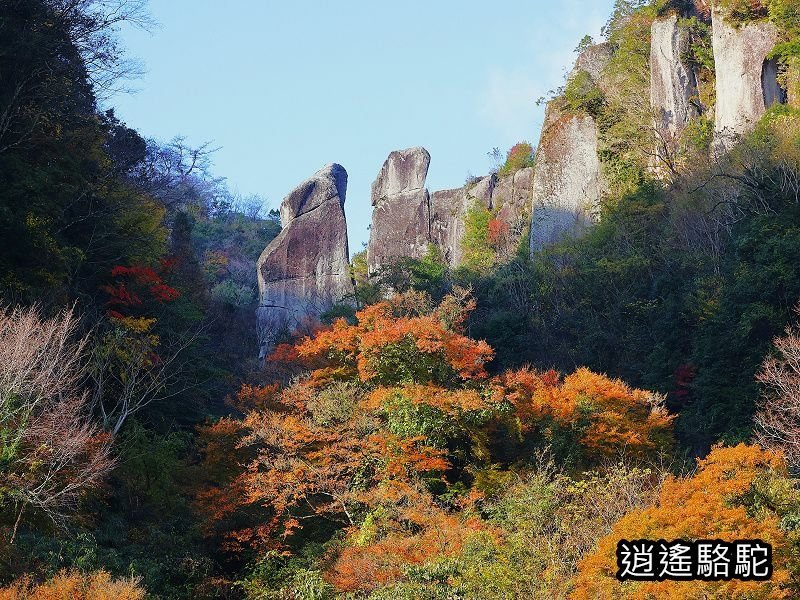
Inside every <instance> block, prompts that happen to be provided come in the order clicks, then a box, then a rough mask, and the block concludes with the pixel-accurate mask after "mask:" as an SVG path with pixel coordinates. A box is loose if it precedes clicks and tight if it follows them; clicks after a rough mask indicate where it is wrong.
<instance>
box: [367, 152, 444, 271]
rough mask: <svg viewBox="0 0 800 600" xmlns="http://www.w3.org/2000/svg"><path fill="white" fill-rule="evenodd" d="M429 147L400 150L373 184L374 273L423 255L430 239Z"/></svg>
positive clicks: (371, 242)
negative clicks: (401, 259) (398, 262)
mask: <svg viewBox="0 0 800 600" xmlns="http://www.w3.org/2000/svg"><path fill="white" fill-rule="evenodd" d="M430 163H431V155H430V154H428V151H427V150H425V148H408V149H406V150H396V151H394V152H392V153H391V154H389V157H388V158H387V159H386V162H384V163H383V167H382V168H381V170H380V173H378V177H377V179H375V182H374V183H373V184H372V206H373V207H374V208H373V211H372V229H371V231H370V237H369V245H368V246H367V264H368V268H369V272H370V273H376V272H377V271H379V270H380V269H381V267H383V266H386V265H387V264H390V263H391V262H393V261H394V260H396V259H397V258H400V257H411V258H420V257H421V256H423V255H424V254H425V252H426V250H427V248H428V243H429V242H430V203H429V197H428V190H427V189H425V178H426V177H427V175H428V167H429V166H430Z"/></svg>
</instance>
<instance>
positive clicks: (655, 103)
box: [650, 15, 697, 153]
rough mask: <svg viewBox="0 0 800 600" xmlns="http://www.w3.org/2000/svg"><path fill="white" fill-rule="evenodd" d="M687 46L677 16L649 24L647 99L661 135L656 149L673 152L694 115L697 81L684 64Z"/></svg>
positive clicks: (685, 37) (684, 31)
mask: <svg viewBox="0 0 800 600" xmlns="http://www.w3.org/2000/svg"><path fill="white" fill-rule="evenodd" d="M688 45H689V36H688V33H687V32H686V30H685V29H681V28H680V27H678V17H677V16H675V15H671V16H669V17H666V18H663V19H657V20H656V21H654V22H653V25H652V27H651V42H650V102H651V104H652V107H653V111H654V113H655V120H656V123H655V126H656V130H657V132H658V137H659V138H660V139H659V141H658V144H657V152H659V153H662V152H674V150H675V148H677V143H678V137H679V136H680V134H681V132H682V131H683V129H684V128H685V127H686V125H687V124H688V123H689V121H690V119H691V118H692V117H694V116H695V115H696V114H697V110H696V108H695V107H694V106H693V105H692V104H691V102H690V99H691V97H692V96H694V95H696V94H697V81H696V79H695V76H694V73H693V72H692V70H691V69H689V68H687V66H686V65H684V64H683V56H685V54H686V51H687V49H688Z"/></svg>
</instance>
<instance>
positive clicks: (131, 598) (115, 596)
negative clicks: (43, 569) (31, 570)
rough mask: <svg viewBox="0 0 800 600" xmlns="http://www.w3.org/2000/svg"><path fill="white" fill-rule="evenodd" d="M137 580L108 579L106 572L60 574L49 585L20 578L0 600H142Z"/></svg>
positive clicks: (5, 589)
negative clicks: (37, 583)
mask: <svg viewBox="0 0 800 600" xmlns="http://www.w3.org/2000/svg"><path fill="white" fill-rule="evenodd" d="M144 596H145V591H144V589H142V588H141V587H140V586H139V582H138V581H137V580H136V579H111V575H109V574H108V573H106V572H105V571H98V572H97V573H93V574H91V575H82V574H80V573H67V572H61V573H59V574H58V575H57V576H56V577H54V578H53V579H52V580H51V581H49V582H48V583H43V584H40V585H36V584H34V583H33V582H32V581H31V580H30V579H28V578H22V579H20V580H18V581H17V582H15V583H13V584H11V585H10V586H9V587H7V588H2V589H0V600H142V599H143V598H144Z"/></svg>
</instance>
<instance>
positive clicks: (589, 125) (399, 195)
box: [258, 0, 786, 348]
mask: <svg viewBox="0 0 800 600" xmlns="http://www.w3.org/2000/svg"><path fill="white" fill-rule="evenodd" d="M692 10H693V12H691V14H692V15H694V16H696V17H699V19H700V20H701V21H702V22H703V23H704V24H705V25H703V26H702V27H701V28H700V29H699V32H698V30H696V29H692V30H691V31H692V33H691V34H690V33H689V30H687V29H686V28H685V27H684V26H682V25H681V21H680V18H679V16H678V15H676V14H668V15H666V16H661V17H659V18H656V19H655V20H653V21H652V22H649V21H648V22H645V25H644V32H645V33H644V35H643V36H642V35H639V34H636V35H639V37H637V38H635V44H638V45H637V46H636V49H635V56H634V54H631V52H632V51H631V50H630V49H627V50H625V51H626V52H628V54H624V52H623V53H622V54H616V53H617V52H622V50H621V48H622V47H621V46H618V45H612V44H611V43H602V44H596V45H593V46H590V47H589V48H587V49H585V50H584V51H583V52H582V53H581V54H580V56H578V58H577V60H576V62H575V66H574V68H573V70H572V72H571V73H570V75H569V76H568V78H567V87H566V88H565V92H564V93H563V94H562V95H561V96H559V97H558V98H555V99H554V100H552V101H551V102H550V103H549V104H548V107H547V111H546V115H545V122H544V126H543V128H542V133H541V137H540V140H539V144H538V148H537V152H536V160H535V166H534V167H533V168H525V169H521V170H519V171H517V172H516V173H514V174H513V175H507V176H504V177H498V176H497V175H494V174H492V175H489V176H487V177H483V178H480V179H477V180H474V181H471V182H469V183H468V184H467V185H465V186H463V187H460V188H456V189H450V190H442V191H436V192H433V193H431V194H429V192H428V190H427V189H426V178H427V174H428V168H429V166H430V161H431V157H430V154H429V153H428V151H427V150H425V149H424V148H421V147H416V148H409V149H406V150H398V151H394V152H392V153H391V154H390V155H389V156H388V158H387V159H386V161H385V162H384V163H383V166H382V167H381V170H380V172H379V174H378V176H377V178H376V179H375V182H374V183H373V185H372V192H371V202H372V206H373V214H372V229H371V232H370V240H369V244H368V248H367V263H368V270H369V273H370V274H375V273H378V272H379V271H380V270H381V269H382V268H383V267H385V266H387V265H389V264H391V263H392V262H394V261H396V260H397V259H399V258H404V257H409V258H421V257H423V256H424V255H425V253H426V252H427V249H428V246H429V245H430V244H434V245H436V246H438V248H439V249H440V251H441V255H442V257H443V258H444V260H445V261H446V262H447V264H448V265H449V266H450V267H451V268H455V267H458V266H461V265H462V264H463V262H464V256H463V252H462V242H463V240H464V237H465V234H466V231H465V229H466V226H465V220H466V216H467V214H468V212H469V211H470V209H471V208H472V207H474V206H475V205H476V204H477V205H479V206H482V207H484V208H486V209H488V210H490V211H492V218H493V219H495V220H499V221H501V222H502V223H504V224H505V225H506V226H507V227H506V228H505V229H504V228H502V227H501V228H499V230H501V231H507V234H504V235H506V237H507V240H505V243H506V246H505V250H506V251H509V250H515V249H516V245H517V244H518V242H519V240H520V239H521V237H522V236H523V235H524V233H525V232H526V231H528V230H530V247H531V250H533V251H537V250H539V249H541V248H544V247H546V246H548V245H549V244H552V243H554V242H558V241H560V240H562V239H563V238H564V237H565V236H574V235H579V234H580V233H581V232H582V231H583V230H584V229H585V228H586V227H587V226H589V225H590V224H591V223H593V222H595V221H596V219H597V218H598V213H599V211H598V208H599V203H600V200H601V198H602V196H603V194H604V193H606V191H607V189H609V185H608V184H607V181H606V179H605V177H604V174H603V164H602V163H601V161H600V158H599V154H598V151H599V150H600V148H601V147H602V148H603V150H604V152H605V151H611V150H609V149H616V150H614V151H619V152H622V153H625V152H627V153H628V154H629V155H631V156H632V158H631V156H625V160H629V161H638V162H637V163H636V164H638V165H639V167H638V168H642V169H647V171H648V172H650V173H651V174H652V173H653V172H654V171H653V168H654V166H655V165H659V164H670V165H672V163H667V161H668V160H671V159H672V158H674V157H675V156H677V155H678V154H679V153H681V152H684V151H685V148H683V147H682V146H681V144H684V142H685V140H683V139H682V138H683V137H685V136H682V134H683V133H684V131H685V130H686V127H687V125H688V124H689V123H690V122H691V121H692V120H693V119H694V118H695V117H697V116H699V115H700V114H701V112H703V111H706V110H709V111H710V110H711V106H712V105H713V110H714V144H713V152H720V151H724V150H726V149H727V148H729V147H730V146H731V145H732V144H733V143H735V141H736V139H737V137H738V136H740V135H742V134H746V133H748V132H750V131H751V130H752V129H753V127H754V126H755V124H756V122H757V121H758V120H759V119H760V118H761V116H762V115H763V114H764V112H765V110H766V109H767V108H768V107H769V106H770V105H771V104H773V103H775V102H785V101H786V98H785V94H784V92H783V90H782V89H781V88H780V86H779V85H778V69H777V65H776V63H775V62H774V61H772V60H769V59H767V56H768V55H769V53H770V52H771V51H772V49H773V48H774V47H775V44H776V42H777V39H778V33H777V30H776V27H775V26H774V25H773V24H771V23H770V22H769V21H767V20H766V19H762V20H757V21H753V22H749V23H746V24H740V25H734V24H732V23H729V22H728V21H726V19H725V17H724V15H723V14H722V13H721V12H720V10H719V9H717V8H713V9H712V8H711V7H710V4H706V3H705V2H702V1H701V0H696V1H695V2H694V9H692ZM709 20H710V21H711V24H712V28H711V30H712V31H711V40H710V41H711V46H712V48H713V53H714V69H713V70H712V69H711V67H710V65H708V64H707V61H703V62H702V64H701V63H700V62H696V64H695V66H694V67H692V66H690V64H688V63H687V60H688V59H687V57H688V56H692V55H693V54H692V53H693V52H695V51H696V50H697V48H703V49H704V51H707V47H706V46H705V44H708V37H707V36H708V32H707V30H706V25H707V24H708V22H709ZM647 23H650V25H649V32H650V39H649V41H648V40H647V39H646V38H647V34H646V32H647V31H648V25H647ZM690 35H691V38H690ZM648 44H649V46H648ZM696 44H701V45H700V46H698V45H696ZM694 56H695V59H694V60H695V61H697V58H696V57H697V55H694ZM631 57H633V59H634V61H638V62H635V64H634V65H633V66H635V67H636V68H637V69H638V70H637V71H635V77H633V78H631V79H626V78H625V73H624V72H625V68H626V64H627V63H625V61H626V60H631ZM610 62H611V63H613V65H612V66H613V67H614V68H613V69H609V68H607V67H608V65H609V64H610ZM693 64H694V63H693ZM648 67H649V78H648V77H647V72H646V69H647V68H648ZM632 68H633V67H632ZM693 68H696V69H698V72H697V73H695V72H694V71H693ZM586 75H588V77H586ZM698 80H699V81H700V82H701V83H700V87H701V88H702V92H703V98H704V100H703V106H701V105H700V101H699V99H698V96H699V95H701V94H699V92H698ZM712 80H715V85H714V82H713V81H712ZM620 82H622V84H623V85H622V86H620ZM630 82H633V83H630ZM570 85H573V87H572V88H570V87H569V86H570ZM625 85H627V86H628V87H625ZM648 87H649V89H648ZM714 87H715V88H716V101H714V99H713V97H712V96H711V93H710V92H711V90H713V88H714ZM620 90H623V91H624V92H625V94H626V96H625V98H626V99H630V98H631V97H635V98H636V100H635V103H634V104H633V105H631V104H630V103H629V102H628V103H627V104H626V103H625V102H620V100H619V97H620V94H621V91H620ZM639 95H641V98H639ZM648 97H649V101H650V104H649V105H647V99H648ZM614 103H616V104H614ZM643 105H644V106H643ZM706 105H707V106H706ZM631 106H634V108H635V109H637V110H638V108H640V107H641V108H643V110H642V111H641V114H640V113H639V112H636V111H634V112H636V115H635V116H634V117H631V116H629V115H628V114H627V113H626V111H627V112H628V113H629V112H630V110H629V109H630V107H631ZM609 107H610V108H609ZM592 115H595V117H596V119H595V117H593V116H592ZM642 115H644V116H642ZM649 115H652V116H649ZM709 115H710V112H709ZM626 117H627V118H628V119H630V118H635V119H638V121H637V122H636V123H633V124H630V125H631V126H630V128H629V129H628V130H627V131H628V132H629V131H633V130H635V129H636V127H637V126H638V127H639V131H640V132H641V131H644V134H643V135H642V138H641V139H639V138H636V139H635V140H633V142H631V143H627V142H628V140H625V139H620V138H621V136H625V135H628V134H626V133H624V132H625V131H626V130H624V129H622V130H614V129H613V127H614V124H615V123H617V122H619V121H620V120H621V119H622V120H624V119H625V118H626ZM639 121H642V123H639ZM598 123H600V124H602V126H603V129H602V130H601V129H599V127H598ZM703 124H704V122H700V125H701V126H702V125H703ZM651 128H652V130H653V134H652V137H648V136H649V135H650V133H649V130H650V129H651ZM620 131H622V132H623V133H620ZM614 136H616V137H614ZM649 140H652V141H649ZM626 143H627V145H626ZM692 143H694V142H692ZM650 144H652V145H650ZM684 145H685V144H684ZM698 147H699V146H698ZM619 148H622V150H619ZM642 148H644V150H641V149H642ZM652 148H654V149H655V152H652V151H651V149H652ZM702 151H703V152H705V150H702ZM686 156H689V154H686ZM613 158H615V157H613V156H612V159H613ZM617 158H618V157H617ZM659 159H661V160H659ZM644 163H647V164H644ZM675 164H677V163H675ZM659 168H660V167H659ZM671 168H673V167H672V166H671ZM673 170H674V168H673ZM655 172H656V173H658V171H657V170H656V171H655ZM614 181H615V185H616V180H614ZM346 183H347V175H346V173H345V171H344V169H343V168H342V167H340V166H338V165H331V166H329V167H326V168H325V169H323V170H322V171H320V172H319V173H317V174H316V175H314V177H312V178H311V179H309V180H308V181H306V182H304V183H303V184H301V185H300V186H299V187H298V188H297V189H296V190H295V191H293V192H292V193H291V194H289V196H287V197H286V199H285V200H284V202H283V204H282V205H281V220H282V223H283V226H284V230H283V231H282V232H281V234H280V235H279V236H278V237H277V238H276V239H275V240H274V241H273V242H272V243H271V244H270V246H269V247H267V249H266V250H265V251H264V253H263V254H262V256H261V259H260V260H259V262H258V274H259V286H260V294H261V304H260V308H259V330H260V338H261V340H262V347H264V348H266V347H268V346H269V345H270V344H271V343H272V340H274V338H275V335H276V333H277V332H278V331H280V330H281V329H282V328H289V329H293V328H295V327H297V325H298V324H299V323H301V322H302V321H303V319H306V318H308V317H309V316H311V317H314V316H318V315H319V314H320V313H321V312H322V311H323V310H325V309H327V308H328V307H329V306H330V305H331V304H332V303H333V302H335V301H338V300H341V299H342V298H343V297H345V296H346V295H347V294H349V293H351V292H352V284H351V281H350V277H349V270H348V248H347V238H346V226H345V218H344V211H343V205H344V197H345V188H346ZM493 244H494V242H493ZM493 247H494V246H493ZM494 249H495V250H497V253H498V257H499V258H500V260H503V259H504V258H505V257H504V256H500V255H501V252H500V250H499V247H494ZM507 256H510V254H508V255H507Z"/></svg>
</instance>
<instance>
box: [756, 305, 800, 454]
mask: <svg viewBox="0 0 800 600" xmlns="http://www.w3.org/2000/svg"><path fill="white" fill-rule="evenodd" d="M796 312H800V309H796ZM773 345H774V347H775V354H771V355H770V356H768V357H767V358H766V359H764V362H763V363H762V365H761V370H760V371H759V373H758V376H757V377H758V381H759V382H760V383H761V385H762V386H763V389H764V393H763V396H762V399H761V402H760V404H759V410H758V412H757V413H756V415H755V422H756V425H757V428H758V429H757V431H756V436H757V440H758V442H759V443H761V444H763V445H764V446H766V447H769V448H775V449H779V450H781V451H783V453H784V454H785V456H786V460H787V461H788V463H789V465H791V466H792V467H793V468H795V469H796V468H797V467H798V466H800V328H799V327H798V326H797V325H796V324H794V325H790V326H788V327H787V328H786V331H785V333H784V335H783V336H780V337H777V338H775V340H774V342H773Z"/></svg>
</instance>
